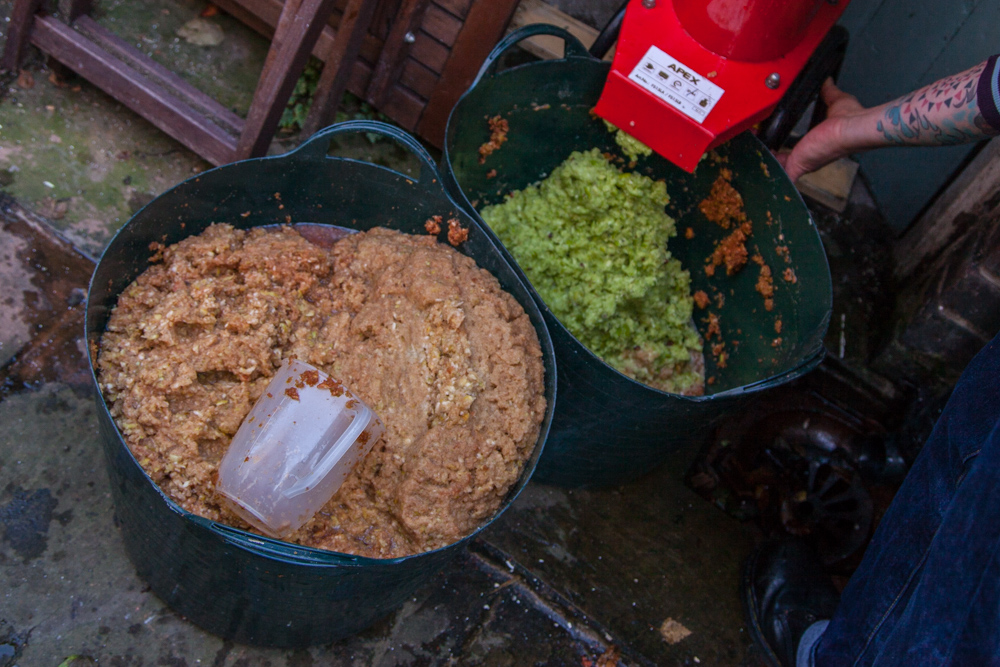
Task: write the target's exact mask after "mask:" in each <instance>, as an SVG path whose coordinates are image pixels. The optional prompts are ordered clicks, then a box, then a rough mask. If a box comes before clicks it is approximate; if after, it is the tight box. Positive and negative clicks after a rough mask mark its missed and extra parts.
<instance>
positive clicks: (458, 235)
mask: <svg viewBox="0 0 1000 667" xmlns="http://www.w3.org/2000/svg"><path fill="white" fill-rule="evenodd" d="M468 239H469V230H468V229H466V228H465V227H463V226H462V223H460V222H459V221H458V218H451V219H450V220H448V243H450V244H452V245H453V246H455V247H456V248H457V247H458V244H459V243H464V242H465V241H467V240H468Z"/></svg>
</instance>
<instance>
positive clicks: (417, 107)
mask: <svg viewBox="0 0 1000 667" xmlns="http://www.w3.org/2000/svg"><path fill="white" fill-rule="evenodd" d="M379 111H381V112H382V113H384V114H385V115H387V116H389V117H390V118H392V119H393V120H394V121H396V122H397V123H399V124H400V125H401V126H402V127H404V128H405V129H407V130H409V131H410V132H413V131H414V130H416V129H417V123H419V122H420V116H421V114H422V113H423V111H424V100H422V99H420V98H419V97H417V95H416V93H414V92H413V91H411V90H408V89H407V88H406V87H405V86H402V85H399V84H396V85H394V86H393V87H392V89H391V90H390V91H389V93H388V94H387V95H386V99H385V103H384V104H383V105H382V106H381V107H379Z"/></svg>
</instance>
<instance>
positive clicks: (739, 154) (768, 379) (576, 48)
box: [442, 25, 832, 486]
mask: <svg viewBox="0 0 1000 667" xmlns="http://www.w3.org/2000/svg"><path fill="white" fill-rule="evenodd" d="M537 34H548V35H555V36H558V37H561V38H562V39H563V40H565V43H566V56H565V58H563V59H559V60H547V61H540V62H532V63H528V64H524V65H520V66H516V67H512V68H510V69H506V70H503V71H500V64H501V61H502V59H503V57H504V55H505V54H507V52H508V51H509V50H510V49H511V48H512V47H513V46H514V45H515V44H517V43H518V42H519V41H521V40H523V39H525V38H527V37H530V36H533V35H537ZM609 67H610V64H609V63H607V62H602V61H600V60H597V59H595V58H593V57H591V56H590V55H589V54H588V53H587V50H586V49H585V48H584V47H583V45H582V44H580V43H579V42H578V41H577V40H576V39H575V38H574V37H573V36H571V35H570V34H569V33H567V32H566V31H564V30H562V29H560V28H556V27H554V26H547V25H531V26H526V27H524V28H522V29H520V30H518V31H516V32H514V33H511V34H510V35H508V36H507V38H505V39H504V40H503V41H501V42H500V43H499V44H498V45H497V47H496V48H495V49H494V51H493V52H492V54H491V55H490V56H489V58H487V60H486V62H485V64H484V65H483V68H482V70H481V71H480V73H479V76H478V78H477V79H476V81H475V82H474V83H473V85H472V87H471V88H470V89H469V90H468V91H467V92H466V93H465V95H464V96H463V97H462V98H461V99H460V100H459V102H458V104H457V105H456V106H455V108H454V109H453V110H452V113H451V116H450V118H449V121H448V128H447V135H446V143H445V150H444V155H443V158H442V160H443V165H442V171H443V172H444V174H445V177H446V179H447V185H448V187H449V189H450V190H451V191H452V194H453V195H454V196H455V198H456V199H457V200H458V201H459V202H461V203H462V205H463V206H464V207H465V208H466V210H468V211H469V213H470V214H473V215H475V216H477V219H479V220H481V218H478V213H477V211H478V210H479V209H481V208H482V207H484V206H487V205H490V204H495V203H498V202H500V201H502V200H503V198H504V197H505V196H506V195H507V194H508V193H510V192H512V191H515V190H520V189H522V188H524V187H525V186H527V185H530V184H532V183H535V182H537V181H539V180H541V179H543V178H544V177H545V176H546V175H548V174H549V173H550V172H551V171H552V169H553V168H555V167H556V166H558V165H559V164H560V163H561V162H562V161H563V160H565V159H566V158H567V157H569V155H570V153H571V152H573V151H586V150H589V149H591V148H594V147H598V148H600V149H601V150H602V151H605V152H610V153H614V154H618V155H620V154H621V149H620V148H619V147H618V145H617V144H616V143H615V140H614V135H613V134H611V133H609V132H608V131H607V129H606V128H605V126H604V123H603V122H602V121H601V120H600V119H597V118H595V117H594V116H593V115H592V114H591V109H593V107H594V105H595V103H596V102H597V99H598V97H599V96H600V93H601V89H602V88H603V86H604V80H605V78H606V77H607V74H608V71H609ZM498 114H499V115H500V116H502V117H503V118H505V119H506V120H507V121H508V123H509V132H508V134H507V142H506V143H504V144H503V145H502V146H501V147H500V148H499V149H498V150H496V151H495V152H494V153H492V154H491V155H489V157H488V158H487V159H486V161H485V163H484V164H480V163H479V153H478V149H479V147H480V146H481V145H482V144H483V143H485V142H486V141H488V140H489V136H490V132H489V128H488V122H487V119H488V118H490V117H493V116H496V115H498ZM715 154H716V155H715V157H714V158H713V159H706V160H704V161H703V162H702V163H701V164H700V165H699V166H698V168H697V169H696V171H695V174H694V175H690V174H687V173H686V172H684V171H682V170H681V169H679V168H677V167H675V166H674V165H673V164H671V163H669V162H668V161H666V160H665V159H663V158H661V157H660V156H658V155H656V154H653V155H652V156H650V157H648V158H640V159H639V160H638V163H637V164H636V165H635V166H634V167H633V169H634V170H635V171H638V172H640V173H643V174H648V175H649V176H650V177H652V178H653V179H660V178H662V179H665V180H666V183H667V193H668V194H669V195H670V197H671V202H670V204H669V205H668V206H667V212H668V213H669V214H670V215H671V216H673V217H674V218H675V219H676V220H677V229H678V230H679V232H680V233H679V234H678V236H677V237H675V238H674V239H672V240H671V242H670V244H669V249H670V251H671V253H672V254H673V255H674V257H677V258H678V259H680V260H681V262H682V264H683V265H684V267H685V268H688V269H689V270H690V272H691V278H692V289H693V290H699V289H700V290H705V291H706V292H708V293H710V294H711V293H712V289H711V288H712V286H715V287H716V288H718V289H721V290H722V291H723V293H724V297H725V304H724V306H723V307H721V308H716V306H715V305H713V306H712V307H710V308H709V309H708V310H709V311H713V312H716V313H717V314H718V316H719V318H720V323H721V328H722V338H723V339H724V340H725V341H726V350H727V351H728V353H729V358H728V363H726V366H725V368H721V367H719V366H717V365H716V363H715V361H714V357H713V355H712V354H711V349H710V346H708V345H706V349H705V358H706V362H707V364H706V366H707V369H706V375H707V376H708V377H710V378H712V379H713V384H711V385H709V386H708V387H707V388H706V395H704V396H701V397H696V398H686V397H683V396H679V395H676V394H668V393H665V392H662V391H659V390H657V389H653V388H651V387H649V386H647V385H644V384H641V383H638V382H636V381H634V380H632V379H630V378H628V377H626V376H625V375H623V374H621V373H619V372H618V371H617V370H615V369H614V368H612V367H611V366H609V365H607V364H606V363H604V362H603V361H601V360H600V359H599V358H598V357H596V356H595V355H594V354H592V353H591V352H590V351H589V350H588V349H587V348H586V347H584V346H583V345H582V344H581V343H580V342H579V341H578V340H577V339H576V338H575V337H574V336H573V335H572V334H571V333H570V332H569V331H567V330H566V328H565V327H564V326H563V325H562V324H560V323H559V321H558V320H557V319H556V318H555V317H554V316H553V315H552V313H551V311H549V309H548V308H547V307H546V305H545V303H544V302H543V301H542V300H541V298H540V297H539V296H538V294H537V292H534V290H532V292H533V295H534V297H535V299H536V300H537V301H538V305H539V307H540V308H541V310H542V313H543V315H544V317H545V321H546V323H547V324H548V326H549V331H550V332H551V334H552V341H553V345H554V346H555V352H556V361H557V364H558V366H559V386H558V393H559V401H558V403H557V405H556V413H555V416H554V418H553V422H552V430H551V432H550V435H549V440H548V444H547V446H546V449H545V453H544V455H543V456H542V459H541V461H539V464H538V470H537V472H536V476H535V479H537V480H539V481H544V482H550V483H555V484H560V485H564V486H607V485H614V484H620V483H623V482H628V481H629V480H632V479H635V478H637V477H639V476H641V475H643V474H645V473H647V472H649V471H650V470H651V469H652V468H654V467H655V466H657V465H659V464H660V463H662V462H663V461H664V460H665V459H666V458H667V457H668V456H669V455H670V454H671V453H672V452H675V451H676V450H677V449H678V448H681V447H686V446H688V445H692V444H695V443H700V442H702V441H703V439H704V438H705V437H706V435H707V433H708V431H709V429H710V427H711V424H712V422H713V420H715V419H717V418H719V417H720V416H722V415H723V414H725V413H727V412H728V411H730V410H733V409H734V408H736V407H738V406H739V405H740V404H741V403H742V402H743V401H744V400H745V399H747V398H748V397H750V396H751V395H753V394H755V393H757V392H760V391H764V390H766V389H770V388H773V387H776V386H778V385H781V384H784V383H786V382H788V381H790V380H794V379H795V378H797V377H800V376H801V375H803V374H805V373H807V372H808V371H810V370H811V369H812V368H814V367H815V366H816V365H817V364H818V363H819V362H820V361H821V360H822V358H823V355H824V348H823V336H824V335H825V333H826V329H827V325H828V323H829V320H830V312H831V301H832V297H831V285H830V271H829V267H828V265H827V260H826V255H825V253H824V251H823V245H822V243H821V241H820V238H819V234H818V233H817V230H816V226H815V224H814V223H813V220H812V218H811V217H810V215H809V212H808V210H807V209H806V207H805V204H804V203H803V201H802V199H801V197H800V196H799V193H798V192H797V191H796V189H795V188H794V187H793V186H792V183H791V182H790V181H789V180H788V177H787V176H786V175H785V172H784V170H783V169H782V168H781V166H780V165H779V164H778V163H777V161H776V160H775V159H774V157H773V156H772V155H771V153H770V152H769V151H768V150H767V149H766V148H765V147H764V146H763V144H761V143H760V142H759V141H758V140H757V139H756V138H755V137H753V136H752V135H750V134H749V133H746V134H741V135H739V136H737V137H735V138H734V139H732V140H731V141H730V142H729V143H728V144H726V145H723V146H721V147H720V148H718V149H717V150H716V151H715ZM723 167H725V168H728V169H731V170H732V172H733V180H732V182H733V185H734V186H735V187H736V189H737V190H738V191H739V192H740V193H741V194H742V196H743V199H744V202H745V208H746V212H747V215H748V217H749V218H750V220H751V221H752V222H753V224H754V233H753V237H752V239H751V243H750V244H748V245H749V246H750V247H751V248H752V247H756V248H758V249H759V250H760V253H761V255H762V256H763V258H764V260H765V262H766V263H767V264H768V265H769V266H770V267H771V268H772V270H773V271H774V273H775V276H774V284H775V286H776V287H777V291H776V293H775V296H774V300H775V306H774V310H773V311H772V312H766V311H765V310H764V307H763V298H762V297H761V295H760V294H758V293H757V291H756V290H755V285H756V282H757V278H758V270H757V267H756V266H755V265H754V264H752V263H751V264H748V265H747V267H746V268H745V269H744V270H743V271H742V272H740V273H738V274H737V275H735V276H734V277H732V278H719V277H716V278H714V279H713V278H709V277H708V276H707V275H706V274H705V272H704V270H703V269H702V267H703V265H704V263H705V259H706V257H708V256H709V255H711V254H712V251H713V249H714V244H715V243H716V242H717V241H718V240H720V239H721V238H722V237H724V236H725V235H726V234H728V233H729V232H728V231H724V230H723V229H722V228H721V227H719V226H718V225H715V224H714V223H711V222H709V221H708V220H707V219H706V218H705V217H704V215H703V214H702V213H701V212H700V211H699V209H698V204H699V203H700V202H701V201H702V200H703V199H705V197H707V196H708V194H709V192H710V190H711V187H712V183H713V182H714V181H715V180H716V177H717V176H718V174H719V170H720V169H721V168H723ZM493 170H495V175H494V173H493ZM768 221H770V224H768ZM687 227H691V228H693V229H694V230H695V235H694V237H693V238H691V239H686V238H684V230H685V229H686V228H687ZM490 233H491V234H492V232H490ZM497 242H498V243H499V239H498V240H497ZM501 245H502V244H501ZM780 247H787V248H788V257H789V258H790V260H791V263H786V261H785V258H784V257H783V256H781V255H779V251H778V248H780ZM504 252H505V253H506V254H507V257H508V260H509V261H511V263H513V264H515V265H516V260H515V259H514V258H513V257H512V256H511V255H510V253H509V252H507V251H506V250H505V251H504ZM787 268H790V269H792V270H793V271H794V274H795V277H796V279H797V282H795V283H794V284H793V283H790V282H787V281H785V280H783V279H782V274H783V273H784V271H785V269H787ZM720 273H721V274H724V273H725V272H724V270H720ZM522 275H523V274H522ZM525 280H527V278H525ZM778 317H780V319H781V323H782V324H781V333H780V334H778V333H777V332H776V331H775V320H776V319H778ZM705 320H706V311H699V310H698V309H695V322H696V324H697V326H698V328H699V329H700V330H701V331H702V333H703V334H704V332H705V329H706V326H707V325H706V321H705ZM777 338H781V341H780V343H776V342H775V339H777Z"/></svg>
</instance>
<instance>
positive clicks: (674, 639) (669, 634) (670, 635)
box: [660, 618, 691, 645]
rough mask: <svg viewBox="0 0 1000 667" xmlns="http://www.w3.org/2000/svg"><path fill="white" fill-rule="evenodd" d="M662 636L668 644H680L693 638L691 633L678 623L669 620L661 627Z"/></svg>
mask: <svg viewBox="0 0 1000 667" xmlns="http://www.w3.org/2000/svg"><path fill="white" fill-rule="evenodd" d="M660 636H661V637H663V641H665V642H667V643H668V644H671V645H673V644H678V643H680V642H681V641H683V640H684V639H686V638H688V637H690V636H691V631H690V630H688V629H687V628H685V627H684V626H683V625H681V624H680V623H679V622H678V621H675V620H674V619H672V618H668V619H667V620H665V621H663V624H662V625H660Z"/></svg>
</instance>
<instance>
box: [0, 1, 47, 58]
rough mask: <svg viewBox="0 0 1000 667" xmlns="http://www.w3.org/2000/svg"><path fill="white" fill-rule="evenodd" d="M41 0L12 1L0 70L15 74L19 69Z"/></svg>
mask: <svg viewBox="0 0 1000 667" xmlns="http://www.w3.org/2000/svg"><path fill="white" fill-rule="evenodd" d="M41 5H42V0H14V8H13V10H12V11H11V13H10V23H8V24H7V43H6V45H4V49H3V58H2V59H0V69H2V70H6V71H8V72H17V71H18V70H20V69H21V59H22V58H23V57H24V48H25V47H26V46H27V45H28V35H29V34H30V33H31V24H32V23H33V22H34V21H35V14H37V13H38V10H39V8H40V7H41Z"/></svg>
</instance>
